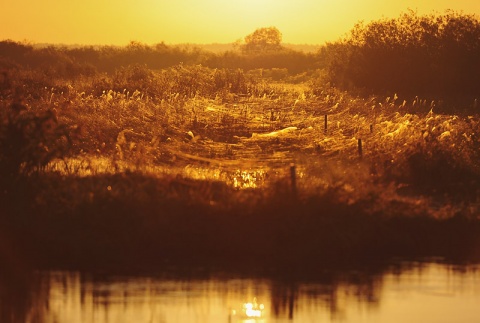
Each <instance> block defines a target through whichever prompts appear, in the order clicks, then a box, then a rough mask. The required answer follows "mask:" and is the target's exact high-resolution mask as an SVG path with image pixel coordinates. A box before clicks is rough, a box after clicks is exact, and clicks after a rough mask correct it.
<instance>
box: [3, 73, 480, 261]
mask: <svg viewBox="0 0 480 323" xmlns="http://www.w3.org/2000/svg"><path fill="white" fill-rule="evenodd" d="M264 72H265V71H264ZM267 72H268V71H267ZM267 72H265V74H264V75H263V76H262V75H258V74H255V73H254V72H252V71H250V72H247V71H243V70H239V69H237V70H232V69H211V68H207V67H202V66H198V65H193V66H184V65H183V64H180V65H176V66H173V67H171V68H168V69H162V70H151V69H148V68H146V67H142V66H138V65H137V66H130V67H125V68H122V69H120V70H118V71H117V72H116V73H114V74H102V73H95V74H94V75H90V76H88V75H79V76H76V77H73V78H64V77H60V76H58V77H49V78H46V77H45V75H43V74H40V73H38V72H36V71H35V70H33V69H32V70H28V69H20V70H19V69H17V70H15V69H10V70H6V72H5V73H4V74H3V79H1V81H2V83H1V84H2V87H1V89H2V92H1V100H0V109H1V118H0V119H1V120H2V124H1V137H0V144H1V152H2V153H1V156H0V165H1V169H2V170H1V172H2V173H1V175H2V182H1V192H0V193H1V194H0V202H1V214H2V215H1V217H0V224H1V225H0V234H1V235H0V236H1V239H2V241H0V242H1V246H2V247H1V249H0V258H1V259H2V261H3V262H4V263H8V264H10V265H11V267H12V268H14V269H15V268H17V267H30V266H33V267H38V266H44V267H70V268H86V269H92V268H94V269H95V268H137V267H138V268H143V267H162V266H171V265H174V264H195V265H212V266H217V265H218V266H243V265H247V266H260V267H261V266H266V267H277V268H284V267H295V268H304V267H314V268H317V267H319V266H320V267H325V266H336V265H362V264H366V263H370V262H378V261H386V260H388V259H391V258H392V257H407V258H412V257H430V256H440V257H447V258H454V259H461V260H478V259H479V258H480V238H479V237H480V235H479V233H480V222H479V214H480V164H479V162H478V161H479V160H480V141H479V139H478V135H479V130H480V129H479V128H480V120H479V114H478V112H477V111H476V109H478V107H477V102H476V101H469V102H467V103H461V104H460V103H457V106H455V109H453V108H452V106H449V105H451V104H453V103H450V102H446V101H442V100H432V99H428V100H427V99H422V98H419V97H412V98H409V97H405V98H400V97H398V96H397V94H395V93H391V95H389V96H363V97H359V96H354V95H353V94H351V93H347V92H343V91H341V90H339V89H337V88H334V87H332V86H330V85H329V84H327V83H326V82H323V81H322V78H321V76H320V75H321V73H311V76H310V77H306V76H305V75H304V76H302V82H298V79H297V80H296V81H295V82H294V81H293V80H294V79H295V78H294V77H290V78H285V79H283V81H282V82H280V81H273V80H272V79H271V78H266V77H265V75H271V73H273V72H272V71H270V72H269V73H270V74H269V73H267ZM451 110H455V111H456V112H455V113H449V114H445V113H442V111H451Z"/></svg>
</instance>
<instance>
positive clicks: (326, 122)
mask: <svg viewBox="0 0 480 323" xmlns="http://www.w3.org/2000/svg"><path fill="white" fill-rule="evenodd" d="M327 131H328V115H327V114H326V115H325V127H324V129H323V132H324V133H325V134H327Z"/></svg>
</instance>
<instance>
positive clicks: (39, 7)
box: [0, 0, 480, 45]
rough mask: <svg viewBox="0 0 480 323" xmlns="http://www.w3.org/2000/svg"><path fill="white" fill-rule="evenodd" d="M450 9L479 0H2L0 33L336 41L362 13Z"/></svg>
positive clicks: (19, 37) (53, 38)
mask: <svg viewBox="0 0 480 323" xmlns="http://www.w3.org/2000/svg"><path fill="white" fill-rule="evenodd" d="M409 8H411V9H413V10H417V11H418V13H419V14H424V13H433V12H438V13H443V12H444V11H445V9H453V10H455V11H463V12H464V13H468V14H471V13H474V14H477V15H480V1H478V0H455V1H452V0H417V1H414V0H403V1H395V2H393V1H386V0H81V1H80V0H68V1H67V0H0V22H1V23H0V24H1V27H0V40H4V39H11V40H14V41H24V40H26V41H29V42H32V43H53V44H59V43H63V44H112V45H126V44H128V43H129V42H130V41H132V40H135V41H140V42H143V43H147V44H156V43H160V42H162V41H163V42H165V43H167V44H175V43H199V44H200V43H232V42H234V41H236V40H238V39H241V38H244V37H245V36H246V35H248V34H250V33H251V32H253V31H254V30H255V29H256V28H260V27H270V26H275V27H277V28H278V29H279V30H280V31H281V32H282V34H283V42H284V43H295V44H305V43H308V44H323V43H324V42H326V41H335V40H337V39H339V38H340V37H342V36H343V35H345V34H346V33H347V32H349V31H350V30H351V28H352V27H353V25H354V24H355V23H356V22H358V21H360V20H363V21H365V22H368V21H370V20H372V19H373V20H376V19H381V18H382V17H386V18H391V17H398V16H399V15H400V14H401V13H402V12H406V11H407V10H408V9H409Z"/></svg>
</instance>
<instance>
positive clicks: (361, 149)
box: [358, 138, 363, 158]
mask: <svg viewBox="0 0 480 323" xmlns="http://www.w3.org/2000/svg"><path fill="white" fill-rule="evenodd" d="M358 156H360V158H362V156H363V148H362V139H360V138H358Z"/></svg>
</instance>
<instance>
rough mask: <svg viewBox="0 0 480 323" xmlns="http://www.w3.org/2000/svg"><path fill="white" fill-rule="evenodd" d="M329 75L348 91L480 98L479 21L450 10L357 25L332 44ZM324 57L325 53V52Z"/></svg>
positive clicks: (408, 15) (409, 13)
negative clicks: (438, 13)
mask: <svg viewBox="0 0 480 323" xmlns="http://www.w3.org/2000/svg"><path fill="white" fill-rule="evenodd" d="M329 49H330V51H334V52H332V53H330V55H326V56H327V57H329V59H330V64H329V76H330V78H331V80H332V82H333V83H334V84H336V85H337V86H340V87H342V88H345V89H362V90H364V91H366V92H369V93H386V92H390V93H391V92H397V93H399V94H400V95H410V96H415V95H420V96H423V97H436V98H438V97H442V98H444V99H449V98H464V97H472V98H475V97H477V96H478V95H479V93H480V87H479V84H480V74H479V73H478V70H479V68H480V21H479V20H478V18H477V17H476V16H471V15H464V14H458V13H455V12H451V11H447V12H446V13H445V14H443V15H427V16H418V15H417V14H416V13H415V12H413V11H409V12H408V13H405V14H403V15H401V16H400V17H399V18H396V19H383V20H380V21H374V22H371V23H369V24H367V25H363V24H362V23H359V24H357V25H356V26H355V27H354V29H353V30H352V31H351V34H350V36H349V37H348V38H347V39H346V40H344V41H342V42H340V43H337V44H334V45H330V48H329ZM324 55H325V53H324Z"/></svg>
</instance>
